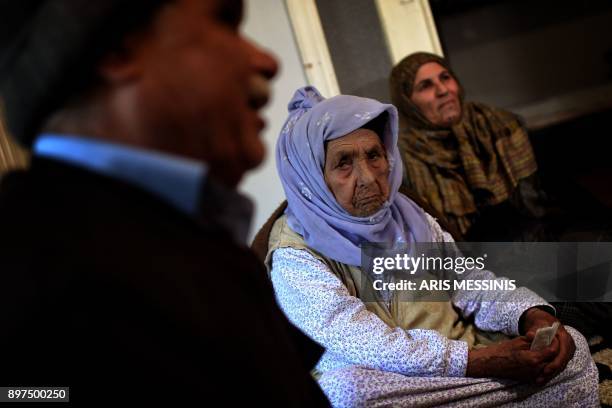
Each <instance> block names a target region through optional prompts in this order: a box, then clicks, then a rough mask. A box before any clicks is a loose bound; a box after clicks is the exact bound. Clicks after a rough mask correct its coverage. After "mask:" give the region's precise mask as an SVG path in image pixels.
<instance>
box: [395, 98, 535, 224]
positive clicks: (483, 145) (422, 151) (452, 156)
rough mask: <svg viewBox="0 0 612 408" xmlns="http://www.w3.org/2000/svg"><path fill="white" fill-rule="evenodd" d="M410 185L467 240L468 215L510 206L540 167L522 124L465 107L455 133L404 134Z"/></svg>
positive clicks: (479, 107)
mask: <svg viewBox="0 0 612 408" xmlns="http://www.w3.org/2000/svg"><path fill="white" fill-rule="evenodd" d="M401 139H402V141H401V145H402V146H401V147H402V151H403V154H404V156H403V161H404V165H405V167H406V178H407V180H406V181H407V183H408V184H409V185H410V187H412V188H413V189H414V190H416V191H417V193H418V194H419V195H421V196H422V197H424V198H425V199H426V200H427V201H428V202H429V204H431V205H432V206H433V207H434V208H435V209H436V210H438V211H439V212H441V213H443V214H444V215H445V216H446V218H447V220H448V221H449V222H450V223H451V224H453V225H454V226H455V227H457V229H459V231H460V232H461V233H462V234H464V233H466V232H467V231H468V229H469V228H470V226H471V220H470V217H469V215H470V214H473V213H475V212H476V211H477V208H479V207H481V206H485V205H494V204H499V203H501V202H503V201H505V200H507V199H508V198H509V197H510V195H511V193H512V191H513V190H514V188H515V187H516V185H517V184H518V181H519V180H521V179H523V178H526V177H527V176H529V175H531V174H533V173H534V172H535V171H536V170H537V164H536V160H535V156H534V154H533V150H532V147H531V144H530V142H529V137H528V135H527V132H526V131H525V130H524V128H523V127H522V126H521V124H520V123H519V121H518V120H517V118H516V117H515V116H514V115H513V114H511V113H509V112H505V111H503V110H501V109H496V108H492V107H489V106H487V105H484V104H480V103H474V102H466V103H464V104H463V117H462V120H461V122H459V123H458V124H456V125H454V126H453V127H452V128H451V129H437V130H433V129H431V130H422V129H417V128H414V127H408V128H406V129H402V134H401Z"/></svg>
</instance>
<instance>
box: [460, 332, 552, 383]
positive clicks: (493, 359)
mask: <svg viewBox="0 0 612 408" xmlns="http://www.w3.org/2000/svg"><path fill="white" fill-rule="evenodd" d="M532 340H533V332H530V333H528V335H527V336H521V337H516V338H514V339H512V340H507V341H504V342H501V343H497V344H493V345H491V346H489V347H484V348H481V349H474V350H470V352H469V354H468V365H467V374H466V375H467V376H468V377H495V378H508V379H512V380H519V381H527V382H536V383H542V384H543V382H541V379H546V380H548V379H549V375H550V373H552V371H551V372H549V374H548V375H546V374H544V370H545V369H546V368H547V367H549V365H550V364H552V363H553V362H555V361H556V360H555V358H556V357H557V356H558V355H559V348H560V347H559V341H558V340H556V339H555V340H554V341H553V343H552V344H551V345H550V346H548V347H546V348H544V349H541V350H538V351H531V350H529V347H530V346H531V341H532ZM553 368H555V367H554V366H553ZM550 378H552V377H550Z"/></svg>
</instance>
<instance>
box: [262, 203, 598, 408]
mask: <svg viewBox="0 0 612 408" xmlns="http://www.w3.org/2000/svg"><path fill="white" fill-rule="evenodd" d="M427 218H428V221H429V225H430V227H431V232H432V236H433V237H434V241H444V242H452V241H453V239H452V237H451V236H450V235H449V234H448V233H446V232H444V231H443V230H442V229H441V228H440V226H439V225H438V223H437V222H436V221H435V220H434V219H433V218H432V217H430V216H429V215H428V216H427ZM478 274H481V276H480V278H482V279H495V276H494V275H493V274H492V273H491V272H489V271H486V270H483V271H480V272H478ZM271 276H272V282H273V285H274V289H275V292H276V296H277V299H278V302H279V304H280V306H281V308H282V309H283V311H284V312H285V314H286V315H287V316H288V318H289V319H290V320H291V321H292V322H293V323H294V324H295V325H296V326H297V327H299V328H300V329H301V330H303V331H304V332H305V333H306V334H308V335H309V336H310V337H312V338H313V339H314V340H316V341H317V342H318V343H320V344H321V345H322V346H324V347H325V348H326V352H325V354H324V355H323V357H322V358H321V360H320V361H319V364H318V366H317V368H318V370H319V371H321V372H322V373H323V375H322V377H321V379H320V384H321V387H322V388H323V390H324V391H325V392H326V394H327V395H328V397H329V398H330V400H331V401H332V403H333V405H334V406H339V407H345V406H393V407H395V406H411V407H412V406H431V405H439V404H447V403H449V404H451V406H470V407H471V406H490V405H500V404H506V403H512V404H514V402H513V401H515V400H517V399H523V398H526V397H529V399H528V401H530V403H529V404H527V405H523V406H596V405H597V401H598V396H597V386H598V385H597V370H596V369H595V366H594V363H593V361H592V359H591V357H590V354H589V352H588V346H587V345H586V342H585V340H584V338H583V337H582V336H581V335H580V334H579V333H578V332H576V331H575V330H573V329H571V328H568V331H569V332H570V334H571V335H572V337H573V338H574V342H575V343H576V347H577V350H576V354H575V355H574V358H573V359H572V360H571V361H570V363H569V364H568V366H567V367H566V369H565V370H564V371H563V372H562V373H561V374H559V375H558V376H557V377H555V378H554V379H553V380H552V381H551V382H550V383H549V384H547V386H546V388H536V387H535V386H530V385H525V384H517V383H516V382H512V381H506V380H495V379H482V378H466V377H465V373H466V367H467V358H468V346H467V343H465V342H463V341H459V340H449V339H447V338H446V337H444V336H442V335H441V334H439V333H438V332H436V331H434V330H425V329H413V330H404V329H401V328H398V327H396V328H391V327H389V326H388V325H387V324H385V323H384V322H383V321H382V320H381V319H380V318H379V317H378V316H376V315H375V314H374V313H372V312H370V311H368V310H367V309H366V307H365V305H364V303H363V302H362V301H361V300H360V299H358V298H356V297H353V296H350V295H349V292H348V290H347V289H346V287H345V286H344V285H343V284H342V282H341V281H340V280H339V279H338V278H337V277H336V276H335V275H334V274H333V273H332V272H331V271H330V270H329V269H328V267H327V266H326V265H325V264H324V263H323V262H321V261H320V260H318V259H317V258H315V257H314V256H312V255H311V254H310V253H308V252H307V251H304V250H298V249H293V248H279V249H277V250H276V251H274V253H273V257H272V272H271ZM470 278H472V277H470ZM478 296H479V294H478V292H474V291H464V292H458V293H456V294H455V295H454V297H453V304H454V305H455V306H456V307H457V308H458V309H459V310H460V311H461V313H462V315H463V316H464V317H468V316H473V318H474V322H475V324H476V326H477V327H479V328H480V329H482V330H487V331H493V332H502V333H505V334H507V335H511V336H516V335H518V334H519V332H518V331H519V328H518V321H519V318H520V316H521V314H522V313H523V312H524V311H526V310H527V309H529V308H530V307H533V306H550V305H548V304H547V303H546V302H545V301H544V300H543V299H542V298H541V297H539V296H538V295H536V294H535V293H533V292H531V291H530V290H528V289H526V288H521V289H519V290H517V291H513V292H505V295H500V297H501V296H504V298H503V299H501V298H498V300H499V301H496V302H480V301H479V299H478ZM509 296H512V297H514V298H510V297H509ZM459 400H461V402H459ZM526 401H527V400H526ZM526 401H523V402H522V403H521V404H526ZM572 401H573V402H572ZM517 404H518V402H517ZM551 404H552V405H551Z"/></svg>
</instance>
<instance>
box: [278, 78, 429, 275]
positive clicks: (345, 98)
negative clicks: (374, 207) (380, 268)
mask: <svg viewBox="0 0 612 408" xmlns="http://www.w3.org/2000/svg"><path fill="white" fill-rule="evenodd" d="M288 108H289V118H288V119H287V121H286V122H285V125H284V126H283V129H282V131H281V134H280V137H279V139H278V143H277V145H276V163H277V168H278V173H279V175H280V178H281V181H282V184H283V188H284V190H285V195H286V196H287V202H288V207H287V210H286V214H287V218H288V220H287V222H288V224H289V226H290V227H291V229H293V230H294V231H295V232H297V233H298V234H300V235H302V237H303V238H304V240H305V242H306V243H307V244H308V246H310V247H311V248H313V249H314V250H316V251H318V252H320V253H322V254H323V255H325V256H327V257H329V258H331V259H334V260H336V261H338V262H342V263H345V264H348V265H354V266H359V265H360V264H361V252H360V245H361V244H363V243H366V242H384V243H389V244H397V243H408V244H410V243H414V242H429V241H431V233H430V229H429V224H428V222H427V219H426V218H425V214H424V212H423V210H421V208H420V207H418V206H417V205H416V204H414V203H413V202H412V201H411V200H410V199H408V198H407V197H406V196H404V195H402V194H400V193H399V192H398V190H399V187H400V185H401V181H402V165H401V159H400V155H399V151H398V149H397V110H396V109H395V107H393V106H392V105H386V104H382V103H380V102H378V101H375V100H373V99H367V98H360V97H357V96H349V95H339V96H335V97H333V98H330V99H325V98H323V97H322V96H321V95H320V94H319V92H318V91H317V90H316V89H315V88H313V87H304V88H300V89H298V90H297V91H296V92H295V94H294V96H293V99H292V100H291V102H289V106H288ZM385 112H386V113H387V117H388V120H387V123H386V126H385V130H384V132H383V134H382V135H379V136H380V137H381V139H382V142H383V144H384V146H385V149H386V151H387V159H388V161H389V166H390V171H389V186H390V195H389V199H388V200H387V201H386V202H385V203H384V204H383V206H382V208H381V209H380V210H378V211H377V212H376V213H375V214H373V215H372V216H370V217H356V216H353V215H351V214H349V213H348V212H347V211H346V210H345V209H344V208H342V207H341V206H340V204H338V202H337V201H336V199H335V197H334V194H333V193H332V191H331V190H330V189H329V188H328V186H327V184H326V183H325V179H324V166H325V143H326V142H328V141H330V140H334V139H338V138H340V137H343V136H345V135H347V134H348V133H351V132H353V131H354V130H357V129H359V128H362V127H364V126H365V125H367V124H368V123H369V122H371V121H372V120H373V119H375V118H377V117H378V116H379V115H381V114H383V113H385Z"/></svg>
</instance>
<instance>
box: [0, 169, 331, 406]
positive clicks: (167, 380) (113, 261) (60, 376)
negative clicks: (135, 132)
mask: <svg viewBox="0 0 612 408" xmlns="http://www.w3.org/2000/svg"><path fill="white" fill-rule="evenodd" d="M200 221H201V222H198V223H196V222H195V221H194V220H192V219H191V218H189V217H187V216H185V215H183V214H182V213H180V212H178V211H176V210H175V209H174V208H172V207H170V206H168V205H166V204H165V203H164V202H162V201H160V200H158V199H156V198H155V197H153V196H151V195H149V194H148V193H146V192H144V191H141V190H139V189H137V188H135V187H132V186H131V185H128V184H125V183H123V182H120V181H117V180H114V179H110V178H107V177H104V176H100V175H97V174H94V173H91V172H88V171H85V170H82V169H78V168H76V167H72V166H69V165H65V164H61V163H59V162H55V161H52V160H45V159H36V158H35V159H34V160H33V163H32V167H31V169H30V170H28V171H22V172H14V173H10V174H8V175H7V176H5V177H4V178H3V180H2V184H1V185H0V231H1V233H0V276H1V279H2V282H1V283H0V291H1V293H0V302H1V303H0V316H1V323H2V326H1V327H2V334H0V339H1V340H0V345H1V346H2V348H1V349H2V350H3V353H2V354H3V358H2V363H1V364H0V379H1V381H0V384H2V385H3V386H9V385H22V386H43V385H44V386H50V385H55V386H70V387H71V388H70V399H71V401H73V402H101V401H109V402H111V401H112V402H115V403H117V402H118V401H119V400H133V401H142V402H145V401H150V402H160V401H174V402H177V401H198V402H200V403H203V404H204V405H205V406H231V405H245V404H248V405H253V404H255V405H262V406H308V407H314V406H326V405H327V401H326V400H325V397H324V396H323V394H322V393H321V391H320V390H319V388H318V386H317V384H316V383H315V382H314V380H312V378H311V377H310V375H309V370H310V369H311V368H312V367H313V366H314V364H315V363H316V361H317V360H318V358H319V356H320V354H321V349H320V347H319V346H317V345H316V344H314V343H312V342H311V341H310V340H309V339H308V338H306V337H305V336H304V335H303V334H302V333H301V332H299V331H298V330H297V329H295V328H294V327H293V326H292V325H291V324H290V323H289V322H288V321H287V319H286V318H285V317H284V315H283V314H282V312H281V311H280V309H279V308H278V306H277V304H276V302H275V300H274V295H273V290H272V287H271V285H270V283H269V281H268V280H267V277H266V272H265V270H264V268H263V266H262V265H261V263H260V262H259V261H258V260H257V258H256V257H255V256H254V255H253V254H252V253H251V252H250V251H249V250H247V249H246V248H241V247H239V246H237V245H236V244H235V243H234V242H233V241H232V240H231V238H230V236H229V234H227V233H226V232H225V231H224V230H223V229H221V228H219V227H217V226H215V222H214V219H206V217H205V216H204V218H203V219H202V220H200ZM258 401H259V402H258Z"/></svg>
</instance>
